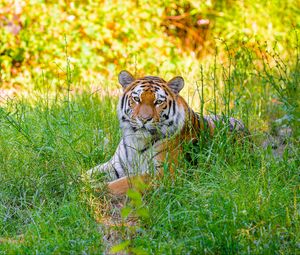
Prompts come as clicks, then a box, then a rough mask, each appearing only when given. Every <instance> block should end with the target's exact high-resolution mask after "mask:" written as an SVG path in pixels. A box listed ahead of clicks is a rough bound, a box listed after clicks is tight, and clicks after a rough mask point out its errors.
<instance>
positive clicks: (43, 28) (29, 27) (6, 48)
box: [0, 0, 300, 88]
mask: <svg viewBox="0 0 300 255" xmlns="http://www.w3.org/2000/svg"><path fill="white" fill-rule="evenodd" d="M1 5H2V12H1V13H0V35H1V48H0V66H1V70H0V73H1V76H0V77H1V80H2V82H3V83H8V84H12V83H14V84H20V85H21V86H22V87H24V86H25V87H27V88H28V87H30V86H32V85H30V84H32V83H33V81H35V80H36V79H39V78H40V77H41V76H42V75H43V76H45V77H46V78H50V77H51V78H52V79H53V78H54V82H53V83H54V84H59V80H61V78H63V77H64V75H65V74H64V71H63V70H65V58H66V50H67V53H68V55H69V56H70V63H71V65H72V67H74V68H72V69H74V72H73V78H74V79H75V81H84V82H86V83H87V82H89V83H91V82H92V83H95V82H98V81H99V80H103V76H104V77H107V78H108V79H111V77H114V76H115V73H116V72H118V71H119V70H121V69H124V68H127V69H131V70H138V73H140V72H142V71H141V70H144V71H143V72H147V73H154V74H155V73H167V72H178V71H179V72H181V73H185V72H189V71H190V69H193V66H195V67H196V69H197V67H198V66H199V63H201V62H199V60H198V59H197V58H196V57H197V55H199V54H200V55H201V56H203V57H205V61H208V60H209V56H211V55H213V54H214V48H215V47H216V46H218V45H219V43H218V39H222V40H225V41H228V42H230V43H232V44H233V47H239V45H240V43H241V42H242V41H250V42H252V43H255V40H260V41H262V42H264V41H268V43H269V44H270V45H272V44H273V43H275V41H279V42H280V44H279V45H278V48H279V53H280V54H282V53H285V52H286V48H288V47H289V45H290V44H291V41H292V39H291V38H290V36H289V35H290V32H291V30H292V28H293V26H294V27H296V28H297V26H299V23H300V21H299V15H297V12H298V9H297V1H296V0H293V1H277V0H276V1H255V2H253V1H242V2H239V1H238V2H236V1H235V2H233V1H229V0H228V1H227V0H226V1H206V2H203V1H200V2H199V1H192V0H190V1H186V0H180V1H171V2H170V1H151V2H149V1H129V0H128V1H122V3H120V2H110V1H101V2H85V1H83V2H82V1H79V2H78V1H77V2H70V1H67V2H65V1H11V2H9V1H8V2H7V1H4V2H2V3H1ZM128 10H130V12H129V11H128ZM291 17H293V18H292V19H291ZM291 20H292V23H291ZM195 42H196V43H195ZM66 48H67V49H66ZM189 63H190V64H189ZM15 86H16V85H15Z"/></svg>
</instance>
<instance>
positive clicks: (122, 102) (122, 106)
mask: <svg viewBox="0 0 300 255" xmlns="http://www.w3.org/2000/svg"><path fill="white" fill-rule="evenodd" d="M124 98H125V95H123V97H122V100H121V109H122V110H123V108H124Z"/></svg>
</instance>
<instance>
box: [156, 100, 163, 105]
mask: <svg viewBox="0 0 300 255" xmlns="http://www.w3.org/2000/svg"><path fill="white" fill-rule="evenodd" d="M162 103H163V101H162V100H156V101H155V105H159V104H162Z"/></svg>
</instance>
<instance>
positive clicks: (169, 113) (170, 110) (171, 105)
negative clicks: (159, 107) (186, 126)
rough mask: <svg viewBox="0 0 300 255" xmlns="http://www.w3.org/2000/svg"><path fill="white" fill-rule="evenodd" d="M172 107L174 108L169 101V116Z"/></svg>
mask: <svg viewBox="0 0 300 255" xmlns="http://www.w3.org/2000/svg"><path fill="white" fill-rule="evenodd" d="M171 106H172V101H169V111H168V114H167V115H168V116H169V115H170V111H171Z"/></svg>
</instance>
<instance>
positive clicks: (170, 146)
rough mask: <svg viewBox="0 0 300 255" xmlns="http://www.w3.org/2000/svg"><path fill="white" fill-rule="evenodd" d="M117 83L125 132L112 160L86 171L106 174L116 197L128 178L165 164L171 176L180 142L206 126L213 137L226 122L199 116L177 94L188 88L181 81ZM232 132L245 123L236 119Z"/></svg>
mask: <svg viewBox="0 0 300 255" xmlns="http://www.w3.org/2000/svg"><path fill="white" fill-rule="evenodd" d="M119 82H120V84H121V85H122V86H123V89H124V93H123V94H122V96H121V97H120V100H119V104H118V118H119V121H120V127H121V129H122V132H123V136H122V139H121V141H120V143H119V145H118V147H117V149H116V152H115V154H114V155H113V157H112V158H111V159H110V160H109V161H108V162H106V163H104V164H101V165H99V166H96V167H94V168H92V169H90V170H89V171H88V175H90V176H91V175H93V174H95V173H99V172H105V173H107V174H108V176H109V180H110V182H109V183H108V188H109V189H110V191H111V192H112V193H114V194H122V193H125V192H126V190H127V189H128V188H129V186H130V176H146V175H148V174H150V173H154V174H156V173H157V172H161V170H162V167H163V165H164V164H165V163H168V164H167V165H168V167H169V168H170V171H171V172H172V171H173V170H172V169H173V167H174V166H175V167H176V165H177V164H178V160H179V159H180V155H181V154H182V144H183V142H184V141H186V142H188V141H191V140H193V139H197V138H198V137H199V133H200V132H201V130H204V129H205V128H207V129H208V130H209V133H210V135H213V132H214V128H215V124H216V122H218V121H224V120H223V119H222V118H221V117H220V116H214V115H213V116H205V117H203V118H200V116H199V115H198V114H197V113H195V112H194V111H193V110H192V109H191V108H190V107H189V106H188V104H187V103H186V101H185V100H184V99H183V98H182V97H181V96H180V95H179V92H180V91H181V89H182V88H183V86H184V80H183V78H182V77H180V76H177V77H175V78H173V79H171V80H170V81H169V82H166V81H165V80H163V79H161V78H159V77H156V76H145V77H142V78H138V79H135V78H134V77H133V76H132V75H131V74H130V73H129V72H127V71H121V72H120V74H119ZM228 123H229V128H230V130H233V129H235V130H238V131H244V130H245V127H244V125H243V123H242V122H241V121H239V120H236V119H234V118H230V119H229V121H228Z"/></svg>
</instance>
